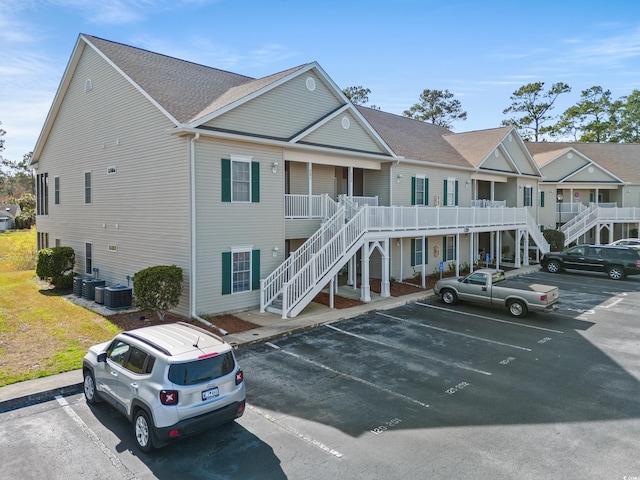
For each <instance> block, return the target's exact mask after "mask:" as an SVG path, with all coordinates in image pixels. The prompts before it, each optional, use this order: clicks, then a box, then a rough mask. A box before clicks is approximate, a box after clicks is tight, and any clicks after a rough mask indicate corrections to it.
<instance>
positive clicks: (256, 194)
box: [251, 162, 260, 203]
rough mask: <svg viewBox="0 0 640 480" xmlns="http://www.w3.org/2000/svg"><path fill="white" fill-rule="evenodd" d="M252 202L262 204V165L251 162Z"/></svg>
mask: <svg viewBox="0 0 640 480" xmlns="http://www.w3.org/2000/svg"><path fill="white" fill-rule="evenodd" d="M251 202H252V203H258V202H260V163H258V162H251Z"/></svg>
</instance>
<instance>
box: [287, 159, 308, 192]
mask: <svg viewBox="0 0 640 480" xmlns="http://www.w3.org/2000/svg"><path fill="white" fill-rule="evenodd" d="M289 193H291V194H293V195H307V194H308V193H309V185H308V182H307V164H306V163H299V162H289Z"/></svg>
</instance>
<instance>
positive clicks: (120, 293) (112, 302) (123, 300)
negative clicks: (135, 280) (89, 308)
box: [104, 285, 133, 310]
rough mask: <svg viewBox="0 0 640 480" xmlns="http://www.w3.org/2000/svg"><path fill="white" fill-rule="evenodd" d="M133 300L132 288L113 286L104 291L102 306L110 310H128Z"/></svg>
mask: <svg viewBox="0 0 640 480" xmlns="http://www.w3.org/2000/svg"><path fill="white" fill-rule="evenodd" d="M132 300H133V288H132V287H125V286H124V285H114V286H113V287H106V288H105V289H104V306H105V307H107V308H110V309H112V310H116V309H118V308H128V307H130V306H131V302H132Z"/></svg>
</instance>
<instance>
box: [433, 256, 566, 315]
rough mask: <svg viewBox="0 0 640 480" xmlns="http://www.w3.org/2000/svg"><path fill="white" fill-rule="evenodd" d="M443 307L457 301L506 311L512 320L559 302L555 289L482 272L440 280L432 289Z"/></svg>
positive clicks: (500, 272)
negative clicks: (501, 308) (497, 307)
mask: <svg viewBox="0 0 640 480" xmlns="http://www.w3.org/2000/svg"><path fill="white" fill-rule="evenodd" d="M433 291H434V293H435V294H436V295H439V296H440V297H441V298H442V301H443V302H444V303H446V304H449V305H452V304H454V303H456V302H457V301H458V300H466V301H469V302H476V303H483V304H485V305H496V306H500V307H507V310H509V313H510V314H511V315H512V316H514V317H524V316H525V315H526V314H527V312H528V311H529V310H536V311H543V310H547V309H550V308H551V307H552V306H553V304H555V303H556V302H557V301H558V297H559V291H558V287H552V286H549V285H540V284H537V283H536V284H534V283H531V284H526V283H521V282H515V281H510V280H507V277H506V275H505V273H504V271H503V270H496V269H492V268H481V269H480V270H476V271H475V272H473V273H471V274H469V275H467V276H466V277H461V278H443V279H440V280H438V281H437V282H436V286H435V288H434V289H433Z"/></svg>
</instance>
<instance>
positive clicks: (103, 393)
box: [82, 322, 246, 452]
mask: <svg viewBox="0 0 640 480" xmlns="http://www.w3.org/2000/svg"><path fill="white" fill-rule="evenodd" d="M82 370H83V376H84V395H85V398H86V400H87V402H88V403H90V404H93V403H95V402H98V401H101V400H105V401H107V402H109V403H110V404H111V405H113V406H114V407H115V408H116V409H117V410H118V411H120V412H121V413H123V414H124V415H125V416H126V417H127V418H128V419H129V420H130V421H131V422H132V423H133V426H134V433H135V438H136V441H137V443H138V446H139V447H140V449H141V450H142V451H144V452H148V451H150V450H151V449H152V448H154V447H155V448H158V447H161V446H164V445H165V444H167V443H168V442H169V441H170V440H174V439H178V438H182V437H184V436H186V435H192V434H195V433H199V432H202V431H205V430H210V429H212V428H215V427H217V426H219V425H221V424H223V423H227V422H231V421H233V420H235V419H236V418H239V417H241V416H242V414H243V413H244V408H245V398H246V395H245V385H244V377H243V373H242V370H240V367H239V366H238V364H237V363H236V359H235V356H234V354H233V348H232V347H231V345H229V344H228V343H226V342H225V341H224V340H223V339H222V338H220V337H218V336H217V335H214V334H212V333H211V332H208V331H207V330H204V329H202V328H199V327H196V326H194V325H190V324H188V323H183V322H179V323H171V324H166V325H154V326H150V327H143V328H138V329H135V330H130V331H127V332H122V333H120V334H118V335H116V337H115V338H114V339H113V340H112V341H110V342H106V343H101V344H99V345H95V346H93V347H91V348H90V349H89V352H88V353H87V354H86V355H85V357H84V359H83V362H82Z"/></svg>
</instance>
